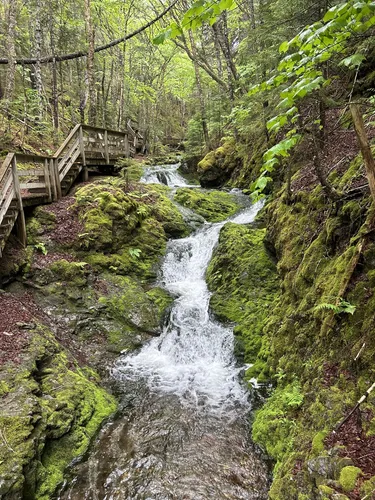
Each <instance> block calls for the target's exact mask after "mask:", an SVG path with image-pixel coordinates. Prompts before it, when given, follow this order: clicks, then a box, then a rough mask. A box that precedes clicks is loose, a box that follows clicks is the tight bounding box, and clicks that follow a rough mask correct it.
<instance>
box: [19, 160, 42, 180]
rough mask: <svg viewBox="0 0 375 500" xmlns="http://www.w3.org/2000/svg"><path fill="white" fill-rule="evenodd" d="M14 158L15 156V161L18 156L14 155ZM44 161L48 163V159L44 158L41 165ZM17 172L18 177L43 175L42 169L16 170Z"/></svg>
mask: <svg viewBox="0 0 375 500" xmlns="http://www.w3.org/2000/svg"><path fill="white" fill-rule="evenodd" d="M16 156H17V159H18V155H16ZM45 161H48V159H47V158H45V159H44V160H43V163H44V162H45ZM17 171H18V177H26V176H28V175H30V176H35V175H38V176H39V175H44V169H43V170H39V169H38V170H22V169H19V168H18V169H17Z"/></svg>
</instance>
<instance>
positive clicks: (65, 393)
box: [0, 326, 116, 499]
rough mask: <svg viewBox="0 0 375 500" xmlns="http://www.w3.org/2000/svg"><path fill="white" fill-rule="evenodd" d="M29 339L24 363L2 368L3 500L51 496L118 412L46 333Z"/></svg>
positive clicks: (36, 333)
mask: <svg viewBox="0 0 375 500" xmlns="http://www.w3.org/2000/svg"><path fill="white" fill-rule="evenodd" d="M29 335H30V338H31V342H30V345H29V346H28V347H27V348H25V349H24V351H23V354H22V359H21V361H20V363H21V364H20V365H13V364H12V363H8V364H7V365H5V366H3V367H2V368H1V370H0V378H1V381H2V387H3V389H4V388H5V390H4V391H3V395H2V405H1V409H0V428H1V434H2V440H3V443H4V444H5V445H4V446H2V447H1V448H0V495H1V496H2V498H16V497H17V498H21V497H22V498H39V499H48V498H51V496H52V494H53V492H54V491H55V489H56V487H57V486H58V485H59V484H61V482H62V481H63V473H64V470H65V469H66V467H67V466H68V465H69V464H70V463H71V461H72V460H73V459H75V458H77V457H79V456H81V455H82V454H83V453H84V452H85V451H86V450H87V448H88V445H89V443H90V440H91V438H92V437H93V436H94V435H95V433H96V432H97V431H98V430H99V428H100V426H101V425H102V423H103V421H104V420H105V419H106V418H108V417H109V416H110V415H111V414H112V413H113V412H114V411H115V410H116V402H115V400H114V398H113V397H112V396H110V395H109V394H108V393H107V392H106V391H105V390H104V389H102V388H101V387H99V386H98V384H97V382H98V376H97V375H96V374H95V372H93V371H92V370H91V371H86V372H85V371H84V370H82V369H80V368H78V366H77V365H76V364H75V363H74V360H73V359H72V358H70V359H69V358H68V357H67V355H66V353H65V352H64V350H62V349H61V347H60V346H59V344H58V343H57V342H56V340H55V339H54V337H53V335H52V334H51V332H50V331H48V329H46V328H44V327H41V326H38V327H36V329H35V330H33V331H30V332H29Z"/></svg>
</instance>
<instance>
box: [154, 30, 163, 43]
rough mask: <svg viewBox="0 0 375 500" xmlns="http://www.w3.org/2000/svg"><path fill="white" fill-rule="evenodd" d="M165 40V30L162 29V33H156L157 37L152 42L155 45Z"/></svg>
mask: <svg viewBox="0 0 375 500" xmlns="http://www.w3.org/2000/svg"><path fill="white" fill-rule="evenodd" d="M164 42H165V32H164V31H162V32H161V33H159V34H158V35H156V37H155V38H154V39H153V40H152V43H153V44H154V45H161V44H162V43H164Z"/></svg>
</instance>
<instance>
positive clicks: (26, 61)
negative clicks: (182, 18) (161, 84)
mask: <svg viewBox="0 0 375 500" xmlns="http://www.w3.org/2000/svg"><path fill="white" fill-rule="evenodd" d="M178 1H179V0H174V2H172V3H171V5H169V7H167V8H166V9H165V10H163V12H162V13H161V14H159V15H158V16H157V17H155V18H154V19H152V20H151V21H149V22H148V23H147V24H145V25H143V26H141V27H140V28H138V29H137V30H135V31H133V32H132V33H129V34H128V35H125V36H123V37H122V38H118V39H117V40H112V42H109V43H106V44H105V45H100V46H99V47H96V48H95V51H94V52H95V53H97V52H102V51H103V50H107V49H110V48H111V47H115V46H116V45H119V44H120V43H122V42H125V41H126V40H129V39H130V38H133V37H134V36H136V35H138V34H139V33H142V31H145V30H146V29H147V28H149V27H150V26H152V25H153V24H155V23H156V22H157V21H159V19H161V18H162V17H164V16H165V14H167V13H168V12H169V11H170V10H171V9H172V8H173V7H174V6H175V5H176V3H177V2H178ZM87 55H88V51H87V50H82V51H80V52H73V53H71V54H65V55H60V56H45V57H41V58H40V59H39V60H38V59H36V58H35V57H31V58H26V59H16V61H15V62H16V64H22V65H25V66H26V65H28V64H37V63H40V64H47V63H52V62H60V61H70V60H71V59H78V58H80V57H86V56H87ZM0 64H9V59H6V58H0Z"/></svg>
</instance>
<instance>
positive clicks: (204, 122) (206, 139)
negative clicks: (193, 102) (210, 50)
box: [189, 31, 211, 151]
mask: <svg viewBox="0 0 375 500" xmlns="http://www.w3.org/2000/svg"><path fill="white" fill-rule="evenodd" d="M189 37H190V43H191V50H192V54H193V63H194V71H195V79H196V82H197V89H198V98H199V105H200V111H201V122H202V129H203V136H204V142H205V144H206V149H207V151H209V150H210V149H211V145H210V137H209V135H208V126H207V117H206V106H205V103H204V96H203V90H202V83H201V77H200V74H199V66H198V63H197V62H196V54H195V44H194V40H193V36H192V34H191V31H189Z"/></svg>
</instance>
